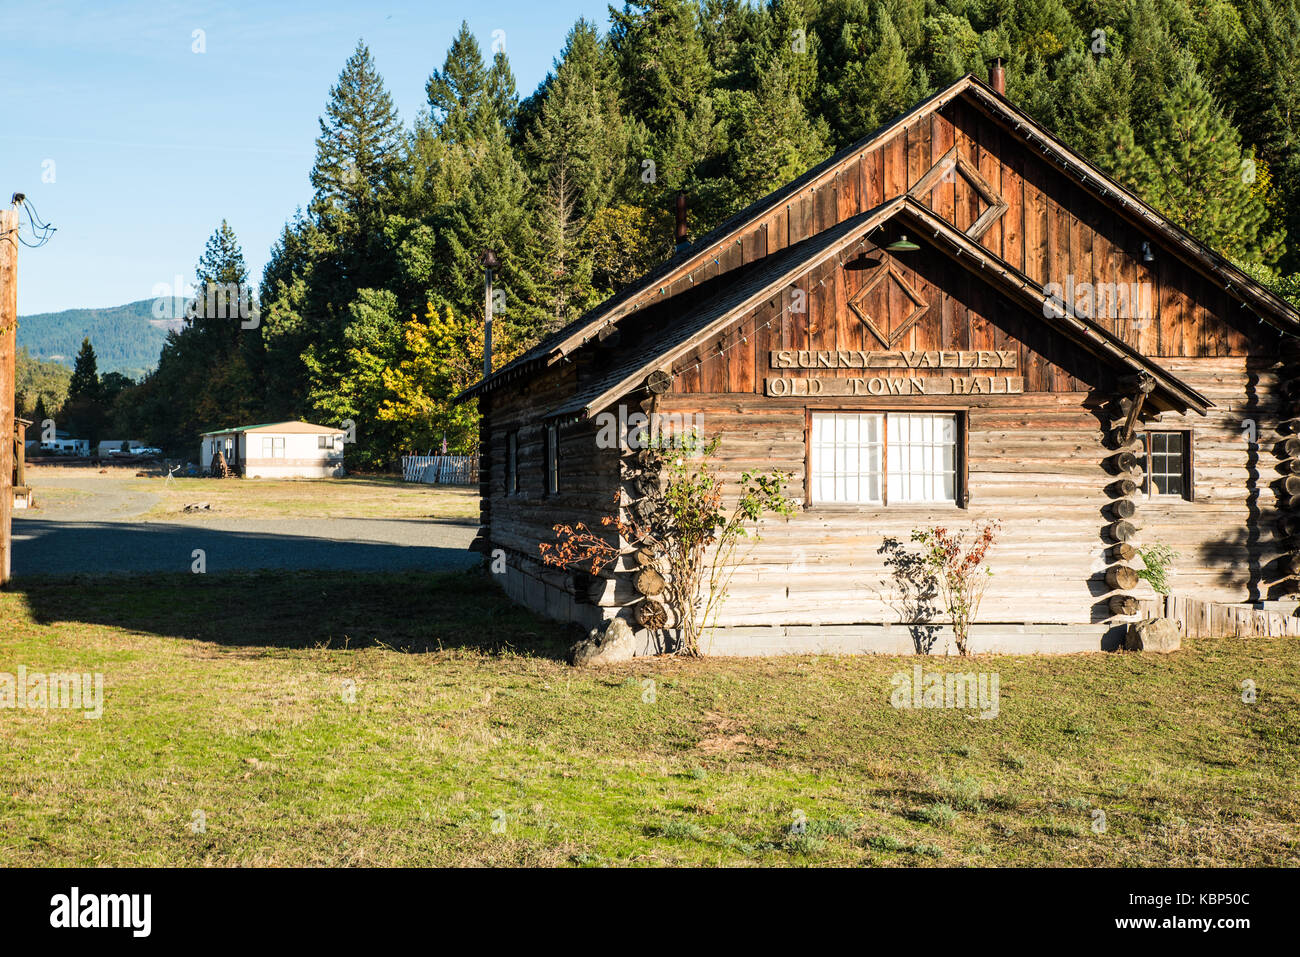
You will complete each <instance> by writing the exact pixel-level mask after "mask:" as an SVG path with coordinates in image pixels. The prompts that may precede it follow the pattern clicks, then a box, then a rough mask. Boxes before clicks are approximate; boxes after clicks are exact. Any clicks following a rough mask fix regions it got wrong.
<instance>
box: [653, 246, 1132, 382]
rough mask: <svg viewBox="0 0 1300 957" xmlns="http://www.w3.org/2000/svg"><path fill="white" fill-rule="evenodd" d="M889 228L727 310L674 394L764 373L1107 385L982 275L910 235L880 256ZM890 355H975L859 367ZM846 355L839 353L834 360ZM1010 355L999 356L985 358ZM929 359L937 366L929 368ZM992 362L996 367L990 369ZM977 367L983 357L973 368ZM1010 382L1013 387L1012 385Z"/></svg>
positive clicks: (1107, 377) (1077, 351)
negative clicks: (905, 249) (910, 243)
mask: <svg viewBox="0 0 1300 957" xmlns="http://www.w3.org/2000/svg"><path fill="white" fill-rule="evenodd" d="M897 235H898V232H897V230H896V229H893V227H891V228H890V232H889V239H885V240H881V245H876V244H874V243H871V242H867V243H865V244H864V245H863V246H862V248H861V250H860V251H859V252H856V253H851V254H850V255H848V256H845V257H844V261H843V262H841V261H840V259H839V258H838V257H832V258H830V259H828V260H826V261H823V262H821V263H817V264H810V266H809V268H808V269H807V270H806V271H805V272H804V273H803V274H802V275H801V276H800V277H799V278H798V279H797V280H796V281H795V282H793V283H792V284H791V285H790V286H789V287H788V288H787V289H786V290H785V292H784V294H782V295H778V296H774V297H772V298H770V299H768V300H766V301H764V302H762V303H760V304H758V305H756V306H754V307H753V308H752V309H750V310H749V311H747V312H746V313H744V314H743V315H741V316H739V317H737V318H736V319H735V320H734V321H733V322H731V323H730V324H729V325H728V326H727V327H726V328H725V329H723V330H721V331H719V332H718V333H717V334H715V335H712V336H710V337H709V338H708V339H707V340H705V341H703V342H702V343H701V344H700V345H699V346H698V347H697V348H696V349H694V350H693V351H692V352H690V353H688V354H686V355H685V356H683V357H681V358H680V359H678V360H677V361H676V362H674V363H673V369H672V371H673V372H674V373H675V378H674V382H673V390H674V391H675V392H679V393H753V394H764V392H765V380H767V379H768V378H772V377H780V376H790V377H817V378H860V377H862V376H863V375H864V374H868V375H870V376H872V377H875V376H884V377H892V376H901V377H908V376H912V375H917V374H924V375H927V376H935V375H942V374H947V373H950V372H952V371H953V370H954V369H955V368H956V367H955V366H951V365H950V363H954V362H961V363H966V364H970V363H973V365H966V367H965V368H964V369H963V370H962V374H963V375H966V374H995V373H996V374H997V375H999V376H1012V377H1014V378H1015V379H1017V380H1023V383H1022V385H1023V389H1024V391H1026V392H1084V391H1089V390H1090V389H1093V388H1097V387H1099V386H1110V385H1112V384H1113V375H1114V373H1113V372H1112V371H1111V370H1110V369H1109V368H1107V367H1105V366H1104V365H1102V364H1100V363H1099V362H1098V360H1097V359H1096V357H1095V356H1092V355H1090V354H1088V353H1087V352H1085V351H1084V350H1082V349H1081V348H1079V347H1078V346H1077V345H1075V344H1074V343H1072V342H1071V341H1069V340H1068V339H1067V338H1066V337H1065V336H1063V335H1062V334H1061V333H1059V332H1057V331H1055V330H1053V329H1052V328H1050V326H1048V324H1047V323H1046V322H1045V321H1044V320H1043V318H1042V317H1041V316H1035V315H1034V314H1033V313H1032V312H1030V311H1029V310H1027V309H1026V308H1025V307H1024V306H1023V305H1022V304H1018V303H1015V302H1012V301H1011V300H1010V299H1009V298H1008V297H1007V296H1006V295H1004V294H1003V293H1002V292H1000V291H998V290H997V289H995V288H994V287H993V286H992V285H991V284H989V283H988V282H987V281H984V280H982V279H981V278H979V277H978V276H976V275H973V274H971V273H969V272H967V271H966V270H965V269H963V268H961V267H960V266H958V265H956V264H954V263H953V262H952V261H951V259H950V258H949V257H948V256H946V255H945V254H943V253H941V252H940V251H939V250H937V249H936V248H934V247H933V246H931V245H929V244H928V243H926V242H925V240H924V238H920V237H918V238H919V240H920V245H921V249H920V250H919V251H917V252H914V253H902V254H897V255H895V254H891V253H889V252H888V251H886V250H885V249H884V248H882V247H883V245H884V244H886V243H887V242H888V241H890V240H892V238H893V237H895V236H897ZM901 352H915V353H926V352H928V353H955V352H962V353H986V355H975V356H971V355H966V356H961V357H956V356H952V355H945V356H943V357H941V359H940V357H937V356H934V355H932V356H929V357H924V358H919V359H918V360H917V362H918V365H919V366H921V368H920V369H914V368H909V367H908V366H907V365H906V364H898V365H893V366H889V365H885V366H880V367H876V368H871V369H870V370H869V372H868V371H867V370H864V369H863V368H861V367H858V366H857V363H858V362H860V361H867V360H865V359H863V358H862V357H861V356H860V355H859V354H861V353H871V354H874V356H875V358H874V359H872V360H871V361H881V362H896V361H901V360H895V359H893V358H883V356H884V355H885V354H890V356H894V355H896V354H897V353H901ZM773 353H791V354H792V355H793V361H794V363H795V365H794V366H793V367H789V366H788V367H786V368H781V367H780V365H779V362H780V360H778V362H777V363H774V361H773ZM842 353H850V354H849V355H841V354H842ZM995 353H1004V354H1006V353H1010V354H1013V355H1014V360H1013V361H1011V362H1010V363H1008V362H1006V361H1005V360H1003V359H995V358H994V356H993V354H995ZM936 360H938V361H940V362H941V363H942V364H941V365H938V366H936V365H933V363H934V362H936ZM994 362H998V363H999V364H998V365H996V366H995V365H993V363H994ZM980 363H983V367H982V368H981V366H980ZM1017 385H1021V383H1017Z"/></svg>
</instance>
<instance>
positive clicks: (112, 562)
mask: <svg viewBox="0 0 1300 957" xmlns="http://www.w3.org/2000/svg"><path fill="white" fill-rule="evenodd" d="M59 486H61V487H65V488H70V489H73V490H74V492H75V493H76V494H75V496H70V497H69V498H68V499H67V501H66V502H63V503H59V502H57V497H56V501H55V502H54V503H52V504H51V507H48V508H42V509H40V510H33V511H31V512H28V511H25V510H18V511H15V512H14V525H13V538H14V551H13V575H14V578H16V579H17V578H21V577H23V576H24V575H68V574H76V573H83V574H98V573H102V572H151V571H158V572H188V571H193V570H194V569H193V567H192V566H193V564H194V562H195V560H196V559H195V556H194V551H195V549H201V550H202V552H203V560H204V562H205V565H206V571H207V572H208V573H217V572H223V571H246V570H251V569H258V568H301V569H313V568H328V569H349V568H355V569H357V570H366V571H371V570H384V569H427V570H439V571H441V570H452V569H460V568H467V567H469V566H471V565H473V564H474V563H475V562H477V561H478V560H479V556H478V555H477V554H476V553H473V552H469V551H467V550H466V549H467V548H468V546H469V543H470V541H471V540H472V539H473V538H474V532H475V530H476V528H477V524H476V523H472V522H465V521H458V520H447V521H436V520H428V519H373V518H303V519H287V518H274V519H255V518H222V517H219V516H215V515H214V516H211V517H205V519H204V520H203V521H202V522H201V523H199V522H193V523H191V522H185V521H141V520H139V519H138V516H140V515H142V514H144V513H145V512H147V511H148V510H149V509H150V508H152V507H153V505H154V504H155V503H156V502H157V500H158V497H157V496H156V495H151V494H149V493H148V492H131V491H126V490H123V489H121V488H116V487H113V486H111V485H109V484H108V483H105V482H102V481H97V480H95V479H90V478H87V479H62V480H60V482H59ZM133 519H134V520H133Z"/></svg>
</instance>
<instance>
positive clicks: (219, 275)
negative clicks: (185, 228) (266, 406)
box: [186, 219, 255, 360]
mask: <svg viewBox="0 0 1300 957" xmlns="http://www.w3.org/2000/svg"><path fill="white" fill-rule="evenodd" d="M194 275H195V286H196V289H197V295H196V298H195V299H194V301H193V302H191V303H190V304H189V307H188V308H187V310H186V315H187V321H188V325H189V326H190V327H191V328H193V329H194V330H195V331H196V332H197V333H198V335H199V338H200V339H201V340H202V341H203V342H204V346H203V347H204V348H205V349H207V350H210V351H212V352H213V353H214V354H213V356H212V358H213V359H214V360H215V359H217V358H219V354H224V353H226V352H228V351H229V346H230V345H231V344H233V343H235V342H237V341H238V337H239V330H240V327H241V325H243V324H244V323H246V322H248V321H249V320H251V319H252V313H253V310H254V309H255V304H254V303H253V297H252V290H251V289H250V288H249V285H248V266H247V265H246V264H245V262H244V251H243V250H242V249H241V248H240V246H239V240H238V238H237V237H236V236H235V231H234V230H233V229H231V228H230V224H229V223H227V222H226V221H225V220H224V219H223V220H222V221H221V225H220V226H218V227H217V229H216V231H214V232H213V234H212V235H211V236H210V237H209V238H208V242H207V245H206V246H205V247H204V249H203V255H202V256H200V257H199V262H198V265H197V266H196V267H195V269H194ZM245 312H246V313H247V314H245Z"/></svg>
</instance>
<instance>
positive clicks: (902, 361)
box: [771, 349, 1016, 370]
mask: <svg viewBox="0 0 1300 957" xmlns="http://www.w3.org/2000/svg"><path fill="white" fill-rule="evenodd" d="M771 363H772V368H773V369H918V370H934V369H1014V368H1015V367H1016V353H1015V351H1014V350H1010V351H1003V350H994V349H970V350H965V349H963V350H943V351H930V352H866V351H863V350H861V349H838V350H832V351H809V350H804V349H780V350H777V351H775V352H773V353H772V355H771Z"/></svg>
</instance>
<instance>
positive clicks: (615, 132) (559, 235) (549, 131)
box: [522, 20, 630, 325]
mask: <svg viewBox="0 0 1300 957" xmlns="http://www.w3.org/2000/svg"><path fill="white" fill-rule="evenodd" d="M628 143H629V133H628V127H627V125H626V124H625V122H624V120H623V118H622V116H621V115H620V113H619V107H618V92H617V90H616V88H615V86H614V83H613V82H612V80H611V79H610V77H609V76H608V72H607V70H606V68H605V63H604V58H603V51H602V48H601V42H600V35H599V33H597V31H596V28H595V26H594V25H593V24H591V23H589V22H588V21H585V20H579V21H578V23H577V24H576V25H575V26H574V27H573V29H572V30H571V31H570V32H569V38H568V41H567V43H566V44H565V48H564V51H563V52H562V54H561V56H560V59H559V60H558V61H557V62H556V68H555V72H554V73H552V74H551V75H550V76H549V77H548V78H547V82H546V83H545V84H544V89H543V90H542V91H541V92H540V93H539V104H538V106H537V108H536V115H535V118H534V120H533V122H532V124H531V127H530V128H529V129H528V130H527V132H526V134H525V136H524V143H523V148H522V154H523V157H524V159H525V161H526V163H527V166H528V168H529V170H530V171H531V173H532V176H533V182H534V184H535V186H536V188H537V192H538V228H539V230H540V232H541V238H542V254H543V257H544V260H545V261H544V263H543V268H542V275H541V276H540V277H539V279H540V282H541V285H542V294H543V297H544V303H545V305H546V308H547V311H548V313H549V314H550V316H551V324H556V325H558V324H561V323H563V322H567V321H569V320H571V319H574V318H576V317H577V315H578V314H580V313H581V312H583V311H585V309H586V308H588V307H590V306H591V305H593V304H594V302H593V300H594V298H595V295H596V293H595V290H594V289H593V286H592V264H591V256H590V252H589V250H587V249H585V248H584V247H585V246H586V234H587V228H588V225H589V223H590V222H591V218H592V216H593V215H595V214H596V213H597V212H598V211H599V210H601V209H603V208H604V207H605V206H606V205H608V204H609V203H610V202H612V201H613V199H614V197H615V195H616V194H617V192H618V190H619V183H618V180H619V178H620V175H621V174H622V172H623V171H624V170H626V169H627V167H628V165H629V162H630V158H629V156H628V153H627V149H628Z"/></svg>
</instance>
